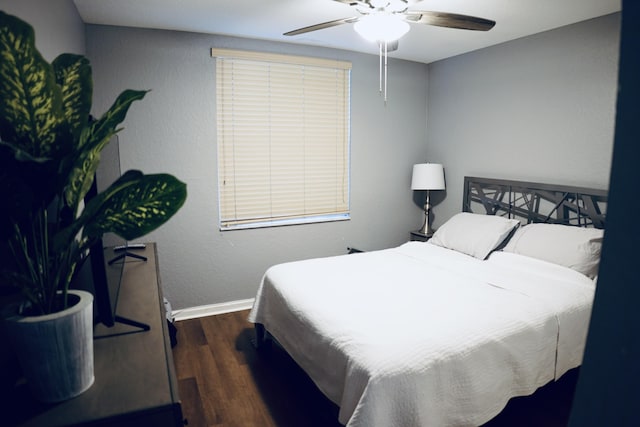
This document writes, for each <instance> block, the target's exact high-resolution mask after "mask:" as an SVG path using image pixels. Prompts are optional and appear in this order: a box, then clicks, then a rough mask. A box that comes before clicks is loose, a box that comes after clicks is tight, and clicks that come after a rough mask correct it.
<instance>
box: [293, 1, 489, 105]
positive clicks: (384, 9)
mask: <svg viewBox="0 0 640 427" xmlns="http://www.w3.org/2000/svg"><path fill="white" fill-rule="evenodd" d="M333 1H337V2H339V3H344V4H347V5H349V6H351V7H353V8H354V9H355V10H356V11H357V12H358V15H356V16H351V17H348V18H342V19H336V20H333V21H328V22H322V23H320V24H315V25H310V26H308V27H303V28H298V29H297V30H293V31H289V32H286V33H284V35H285V36H296V35H299V34H304V33H309V32H311V31H317V30H323V29H325V28H330V27H335V26H337V25H342V24H354V29H355V30H356V32H357V33H358V34H360V35H361V36H363V37H364V38H365V39H367V40H370V41H372V42H376V43H377V44H378V49H379V55H380V88H379V91H380V93H384V102H385V105H386V103H387V52H391V51H394V50H396V49H397V48H398V39H400V38H401V37H402V36H404V35H405V34H406V33H407V32H408V31H409V29H410V26H409V23H414V24H425V25H434V26H437V27H447V28H457V29H462V30H475V31H489V30H490V29H491V28H493V26H494V25H496V23H495V21H491V20H489V19H484V18H478V17H476V16H468V15H459V14H457V13H446V12H430V11H419V10H409V6H410V5H413V4H415V3H419V2H421V1H422V0H333ZM383 57H384V67H383ZM383 83H384V84H383ZM383 89H384V90H383Z"/></svg>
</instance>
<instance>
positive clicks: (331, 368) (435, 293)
mask: <svg viewBox="0 0 640 427" xmlns="http://www.w3.org/2000/svg"><path fill="white" fill-rule="evenodd" d="M593 295H594V284H593V282H592V281H591V280H590V279H588V278H587V277H585V276H583V275H581V274H579V273H577V272H574V271H573V270H570V269H567V268H564V267H560V266H556V265H553V264H549V263H546V262H543V261H538V260H534V259H532V258H526V257H522V256H519V255H515V254H510V253H500V252H498V253H494V254H492V255H491V257H490V258H489V259H488V260H486V261H480V260H477V259H475V258H472V257H470V256H467V255H463V254H460V253H457V252H454V251H451V250H448V249H444V248H441V247H438V246H435V245H431V244H428V243H422V242H409V243H406V244H404V245H402V246H399V247H397V248H393V249H387V250H382V251H375V252H365V253H358V254H351V255H344V256H338V257H330V258H319V259H311V260H306V261H299V262H292V263H287V264H281V265H276V266H274V267H271V268H270V269H269V270H268V271H267V272H266V273H265V276H264V278H263V281H262V284H261V286H260V288H259V290H258V293H257V297H256V301H255V304H254V307H253V310H252V311H251V313H250V315H249V320H250V321H252V322H257V323H262V324H263V325H264V326H265V327H266V328H267V330H268V331H269V332H270V333H271V334H272V335H273V336H274V337H275V338H276V339H277V340H278V341H279V342H280V343H281V344H282V346H283V347H284V349H285V350H286V351H287V352H288V353H289V354H290V355H291V356H292V357H293V358H294V360H295V361H296V362H297V363H298V364H299V365H300V366H301V367H302V368H303V369H304V370H305V371H306V372H307V374H308V375H309V376H310V378H311V379H312V380H313V381H314V382H315V383H316V385H317V386H318V387H319V388H320V390H322V392H323V393H324V394H325V395H326V396H327V397H328V398H329V399H331V400H332V401H333V402H335V403H336V404H338V405H339V406H340V414H339V420H340V422H341V423H343V424H346V425H347V426H349V427H389V426H403V427H411V426H478V425H480V424H482V423H484V422H486V421H488V420H490V419H491V418H493V417H494V416H495V415H496V414H498V413H499V412H500V411H501V410H502V409H503V408H504V406H505V405H506V403H507V401H508V400H509V399H510V398H511V397H514V396H520V395H528V394H531V393H532V392H534V391H535V390H536V389H537V388H538V387H540V386H542V385H544V384H546V383H547V382H549V381H551V380H553V379H554V378H556V379H557V378H558V377H560V376H561V375H562V374H563V373H564V372H566V371H567V370H568V369H571V368H573V367H576V366H578V365H580V363H581V361H582V353H583V350H584V345H585V340H586V333H587V328H588V323H589V316H590V313H591V305H592V301H593Z"/></svg>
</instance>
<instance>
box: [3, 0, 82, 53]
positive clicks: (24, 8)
mask: <svg viewBox="0 0 640 427" xmlns="http://www.w3.org/2000/svg"><path fill="white" fill-rule="evenodd" d="M0 10H3V11H4V12H6V13H8V14H10V15H15V16H17V17H19V18H20V19H22V20H23V21H26V22H28V23H29V24H31V26H33V28H34V29H35V32H36V47H37V48H38V50H39V51H40V53H41V54H42V56H44V58H45V59H46V60H47V61H49V62H51V61H52V60H53V59H55V57H56V56H58V55H59V54H61V53H76V54H81V55H82V54H84V53H85V34H84V23H83V22H82V20H81V19H80V15H79V14H78V10H77V9H76V6H75V4H74V3H73V0H46V1H43V0H0Z"/></svg>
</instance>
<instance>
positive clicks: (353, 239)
mask: <svg viewBox="0 0 640 427" xmlns="http://www.w3.org/2000/svg"><path fill="white" fill-rule="evenodd" d="M211 47H225V48H238V49H253V50H265V51H272V52H285V53H287V52H288V53H292V54H303V55H311V56H314V55H315V56H319V57H327V58H336V59H342V60H350V61H352V63H353V69H352V74H351V80H352V98H351V122H352V126H351V141H352V142H351V217H352V219H351V220H350V221H344V222H339V223H324V224H311V225H300V226H287V227H278V228H267V229H258V230H237V231H227V232H224V233H222V232H220V231H219V230H218V208H217V206H218V201H217V171H216V112H215V60H214V59H212V58H211V57H210V54H209V50H210V48H211ZM87 51H88V56H89V57H90V59H91V61H92V64H93V68H94V86H95V88H94V98H95V102H94V114H100V113H101V112H103V111H104V110H105V109H106V108H107V107H108V105H109V104H110V103H111V102H112V101H113V99H114V98H115V97H116V95H117V94H118V93H119V92H120V91H122V90H124V89H126V88H132V89H152V91H151V92H150V93H149V94H148V95H147V97H146V98H145V99H144V100H143V101H141V102H139V103H136V104H134V105H133V107H132V109H131V110H130V113H129V115H128V116H127V120H126V122H125V124H124V126H125V130H124V131H123V132H122V133H121V135H120V154H121V163H122V170H123V171H124V170H128V169H132V168H136V169H141V170H143V171H144V172H146V173H153V172H168V173H172V174H174V175H176V176H177V177H179V178H180V179H181V180H183V181H185V182H186V183H187V185H188V192H189V196H188V200H187V202H186V204H185V206H184V207H183V209H182V210H181V211H180V212H178V214H177V216H176V217H174V218H172V219H171V221H170V222H169V223H167V224H166V225H165V226H163V227H162V228H160V229H159V230H156V231H155V232H153V233H152V234H150V235H148V236H145V237H144V238H143V239H141V240H142V241H156V242H157V243H158V251H159V262H160V274H161V277H162V281H163V285H164V289H165V294H166V295H167V297H168V298H169V299H170V300H171V303H172V306H173V308H174V309H179V308H185V307H192V306H199V305H205V304H214V303H221V302H228V301H234V300H239V299H245V298H252V297H253V296H255V292H256V290H257V287H258V284H259V282H260V279H261V277H262V275H263V273H264V272H265V270H266V269H267V268H268V267H269V266H271V265H273V264H275V263H280V262H285V261H292V260H298V259H303V258H310V257H321V256H329V255H335V254H343V253H346V248H347V246H355V247H360V248H362V249H380V248H384V247H390V246H395V245H398V244H400V243H402V242H404V241H406V240H407V239H408V236H409V235H408V232H409V230H413V229H416V228H418V227H419V226H420V223H421V210H420V209H421V208H420V206H419V205H417V204H416V203H414V201H413V200H414V198H413V197H414V195H413V194H412V192H411V190H410V188H409V186H410V179H411V168H412V165H413V164H414V163H415V162H422V161H425V160H426V158H425V157H424V156H425V154H426V145H425V142H426V125H425V122H426V103H427V99H426V98H427V66H426V65H424V64H418V63H412V62H407V61H397V60H390V63H389V72H390V75H389V101H388V105H387V107H386V108H385V106H384V103H383V101H382V99H381V97H380V96H379V94H378V58H377V57H376V56H371V55H364V54H356V53H352V52H347V51H341V50H330V49H321V48H307V47H302V46H297V45H288V44H277V43H268V42H262V41H256V40H248V39H238V38H229V37H221V36H212V35H204V34H194V33H184V32H171V31H156V30H139V29H137V30H136V29H129V28H118V27H107V26H93V25H89V26H87Z"/></svg>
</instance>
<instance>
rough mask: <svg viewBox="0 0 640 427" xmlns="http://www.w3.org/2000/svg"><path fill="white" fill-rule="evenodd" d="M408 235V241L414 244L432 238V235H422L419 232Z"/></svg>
mask: <svg viewBox="0 0 640 427" xmlns="http://www.w3.org/2000/svg"><path fill="white" fill-rule="evenodd" d="M410 234H411V238H410V240H411V241H414V242H426V241H427V240H429V239H430V238H431V236H433V234H423V233H420V232H419V231H412V232H410Z"/></svg>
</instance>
